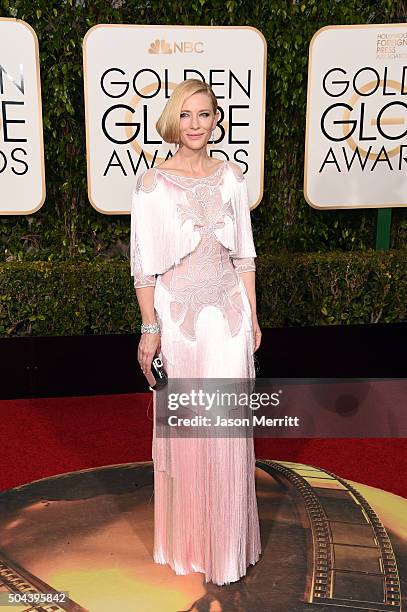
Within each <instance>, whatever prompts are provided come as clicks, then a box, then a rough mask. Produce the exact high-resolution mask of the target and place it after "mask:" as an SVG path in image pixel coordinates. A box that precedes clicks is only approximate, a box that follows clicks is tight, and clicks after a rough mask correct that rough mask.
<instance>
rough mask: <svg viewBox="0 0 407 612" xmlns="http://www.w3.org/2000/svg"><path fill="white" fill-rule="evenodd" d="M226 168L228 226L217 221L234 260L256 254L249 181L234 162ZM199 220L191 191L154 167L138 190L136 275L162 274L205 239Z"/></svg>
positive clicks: (133, 241) (133, 237) (133, 243)
mask: <svg viewBox="0 0 407 612" xmlns="http://www.w3.org/2000/svg"><path fill="white" fill-rule="evenodd" d="M226 166H227V167H226V168H225V170H224V172H223V173H222V177H221V184H220V191H221V195H222V200H223V203H224V206H223V210H224V213H223V214H222V217H221V218H220V219H219V221H221V220H223V222H224V224H223V226H222V223H218V224H215V227H214V233H215V235H216V237H217V238H218V240H219V241H220V242H221V243H222V244H223V245H224V246H225V247H226V248H227V249H229V250H230V257H231V258H232V259H234V258H248V257H256V250H255V247H254V243H253V235H252V226H251V220H250V203H249V199H248V190H247V183H246V179H245V178H244V176H243V174H242V173H241V171H240V169H239V168H238V167H237V171H235V170H233V169H232V168H231V167H230V165H229V163H226ZM235 167H236V166H235ZM146 173H149V177H148V178H149V180H148V182H147V179H146V178H145V177H146ZM144 180H146V183H144ZM189 211H190V214H188V212H189ZM195 223H196V220H194V215H193V211H192V210H191V205H190V203H189V202H188V199H187V197H186V194H185V189H183V188H182V187H181V186H180V185H178V184H177V183H176V181H173V180H171V178H168V174H167V175H165V174H163V173H161V172H159V171H156V170H154V169H150V170H147V171H145V172H143V173H142V174H141V175H140V176H139V177H138V179H137V181H136V185H135V187H134V189H133V192H132V207H131V231H130V267H131V275H132V276H135V277H136V276H137V274H140V271H141V272H142V273H143V274H144V275H154V274H162V273H164V272H165V271H166V270H168V269H169V268H170V267H172V266H173V265H174V264H175V265H176V264H178V263H179V261H180V260H181V259H182V258H183V257H185V256H186V255H188V253H191V252H192V251H193V250H194V249H195V248H196V246H197V245H198V243H199V241H200V239H201V235H200V231H199V229H197V228H196V229H194V224H195ZM216 225H218V227H216Z"/></svg>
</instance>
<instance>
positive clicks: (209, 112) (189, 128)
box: [179, 92, 220, 150]
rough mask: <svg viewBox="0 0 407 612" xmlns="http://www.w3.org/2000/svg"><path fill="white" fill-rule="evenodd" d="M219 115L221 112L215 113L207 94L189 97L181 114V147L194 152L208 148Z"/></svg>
mask: <svg viewBox="0 0 407 612" xmlns="http://www.w3.org/2000/svg"><path fill="white" fill-rule="evenodd" d="M219 115H220V113H219V111H216V114H215V113H214V112H213V108H212V103H211V98H210V97H209V96H208V94H206V93H205V92H198V93H194V94H192V96H189V98H187V99H186V100H185V102H184V104H183V106H182V108H181V113H180V123H179V134H180V145H181V144H182V145H184V146H185V147H188V148H189V149H194V150H197V149H201V148H202V147H206V144H207V142H208V140H209V139H210V138H211V135H212V130H213V129H214V128H215V126H216V122H217V121H218V119H219Z"/></svg>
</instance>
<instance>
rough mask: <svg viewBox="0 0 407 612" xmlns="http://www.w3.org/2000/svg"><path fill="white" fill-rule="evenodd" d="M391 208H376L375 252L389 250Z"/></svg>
mask: <svg viewBox="0 0 407 612" xmlns="http://www.w3.org/2000/svg"><path fill="white" fill-rule="evenodd" d="M390 229H391V208H378V210H377V220H376V251H387V249H389V248H390Z"/></svg>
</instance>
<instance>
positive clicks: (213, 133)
mask: <svg viewBox="0 0 407 612" xmlns="http://www.w3.org/2000/svg"><path fill="white" fill-rule="evenodd" d="M212 144H215V130H212Z"/></svg>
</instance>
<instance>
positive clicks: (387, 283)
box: [0, 250, 407, 337]
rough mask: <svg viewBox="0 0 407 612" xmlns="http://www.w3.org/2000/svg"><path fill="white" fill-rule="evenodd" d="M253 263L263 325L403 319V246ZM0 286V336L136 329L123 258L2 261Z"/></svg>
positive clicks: (406, 261) (406, 262) (406, 289)
mask: <svg viewBox="0 0 407 612" xmlns="http://www.w3.org/2000/svg"><path fill="white" fill-rule="evenodd" d="M256 263H257V299H258V315H259V321H260V325H261V326H262V327H280V326H295V325H333V324H354V323H379V322H380V323H392V322H397V321H403V320H405V319H406V304H407V277H406V269H407V250H404V251H388V252H376V251H368V252H364V253H324V254H302V253H295V254H290V255H287V254H285V255H281V256H277V255H262V256H259V257H258V258H257V260H256ZM0 286H1V287H2V295H1V296H0V335H2V336H4V337H13V336H47V335H52V336H59V335H81V334H114V333H134V332H138V330H139V324H140V313H139V310H138V307H137V302H136V299H135V295H134V288H133V285H132V278H131V277H130V271H129V266H128V264H127V263H123V262H118V261H106V262H102V261H94V262H83V261H71V262H70V263H59V262H55V263H52V262H29V263H9V264H2V265H0Z"/></svg>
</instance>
